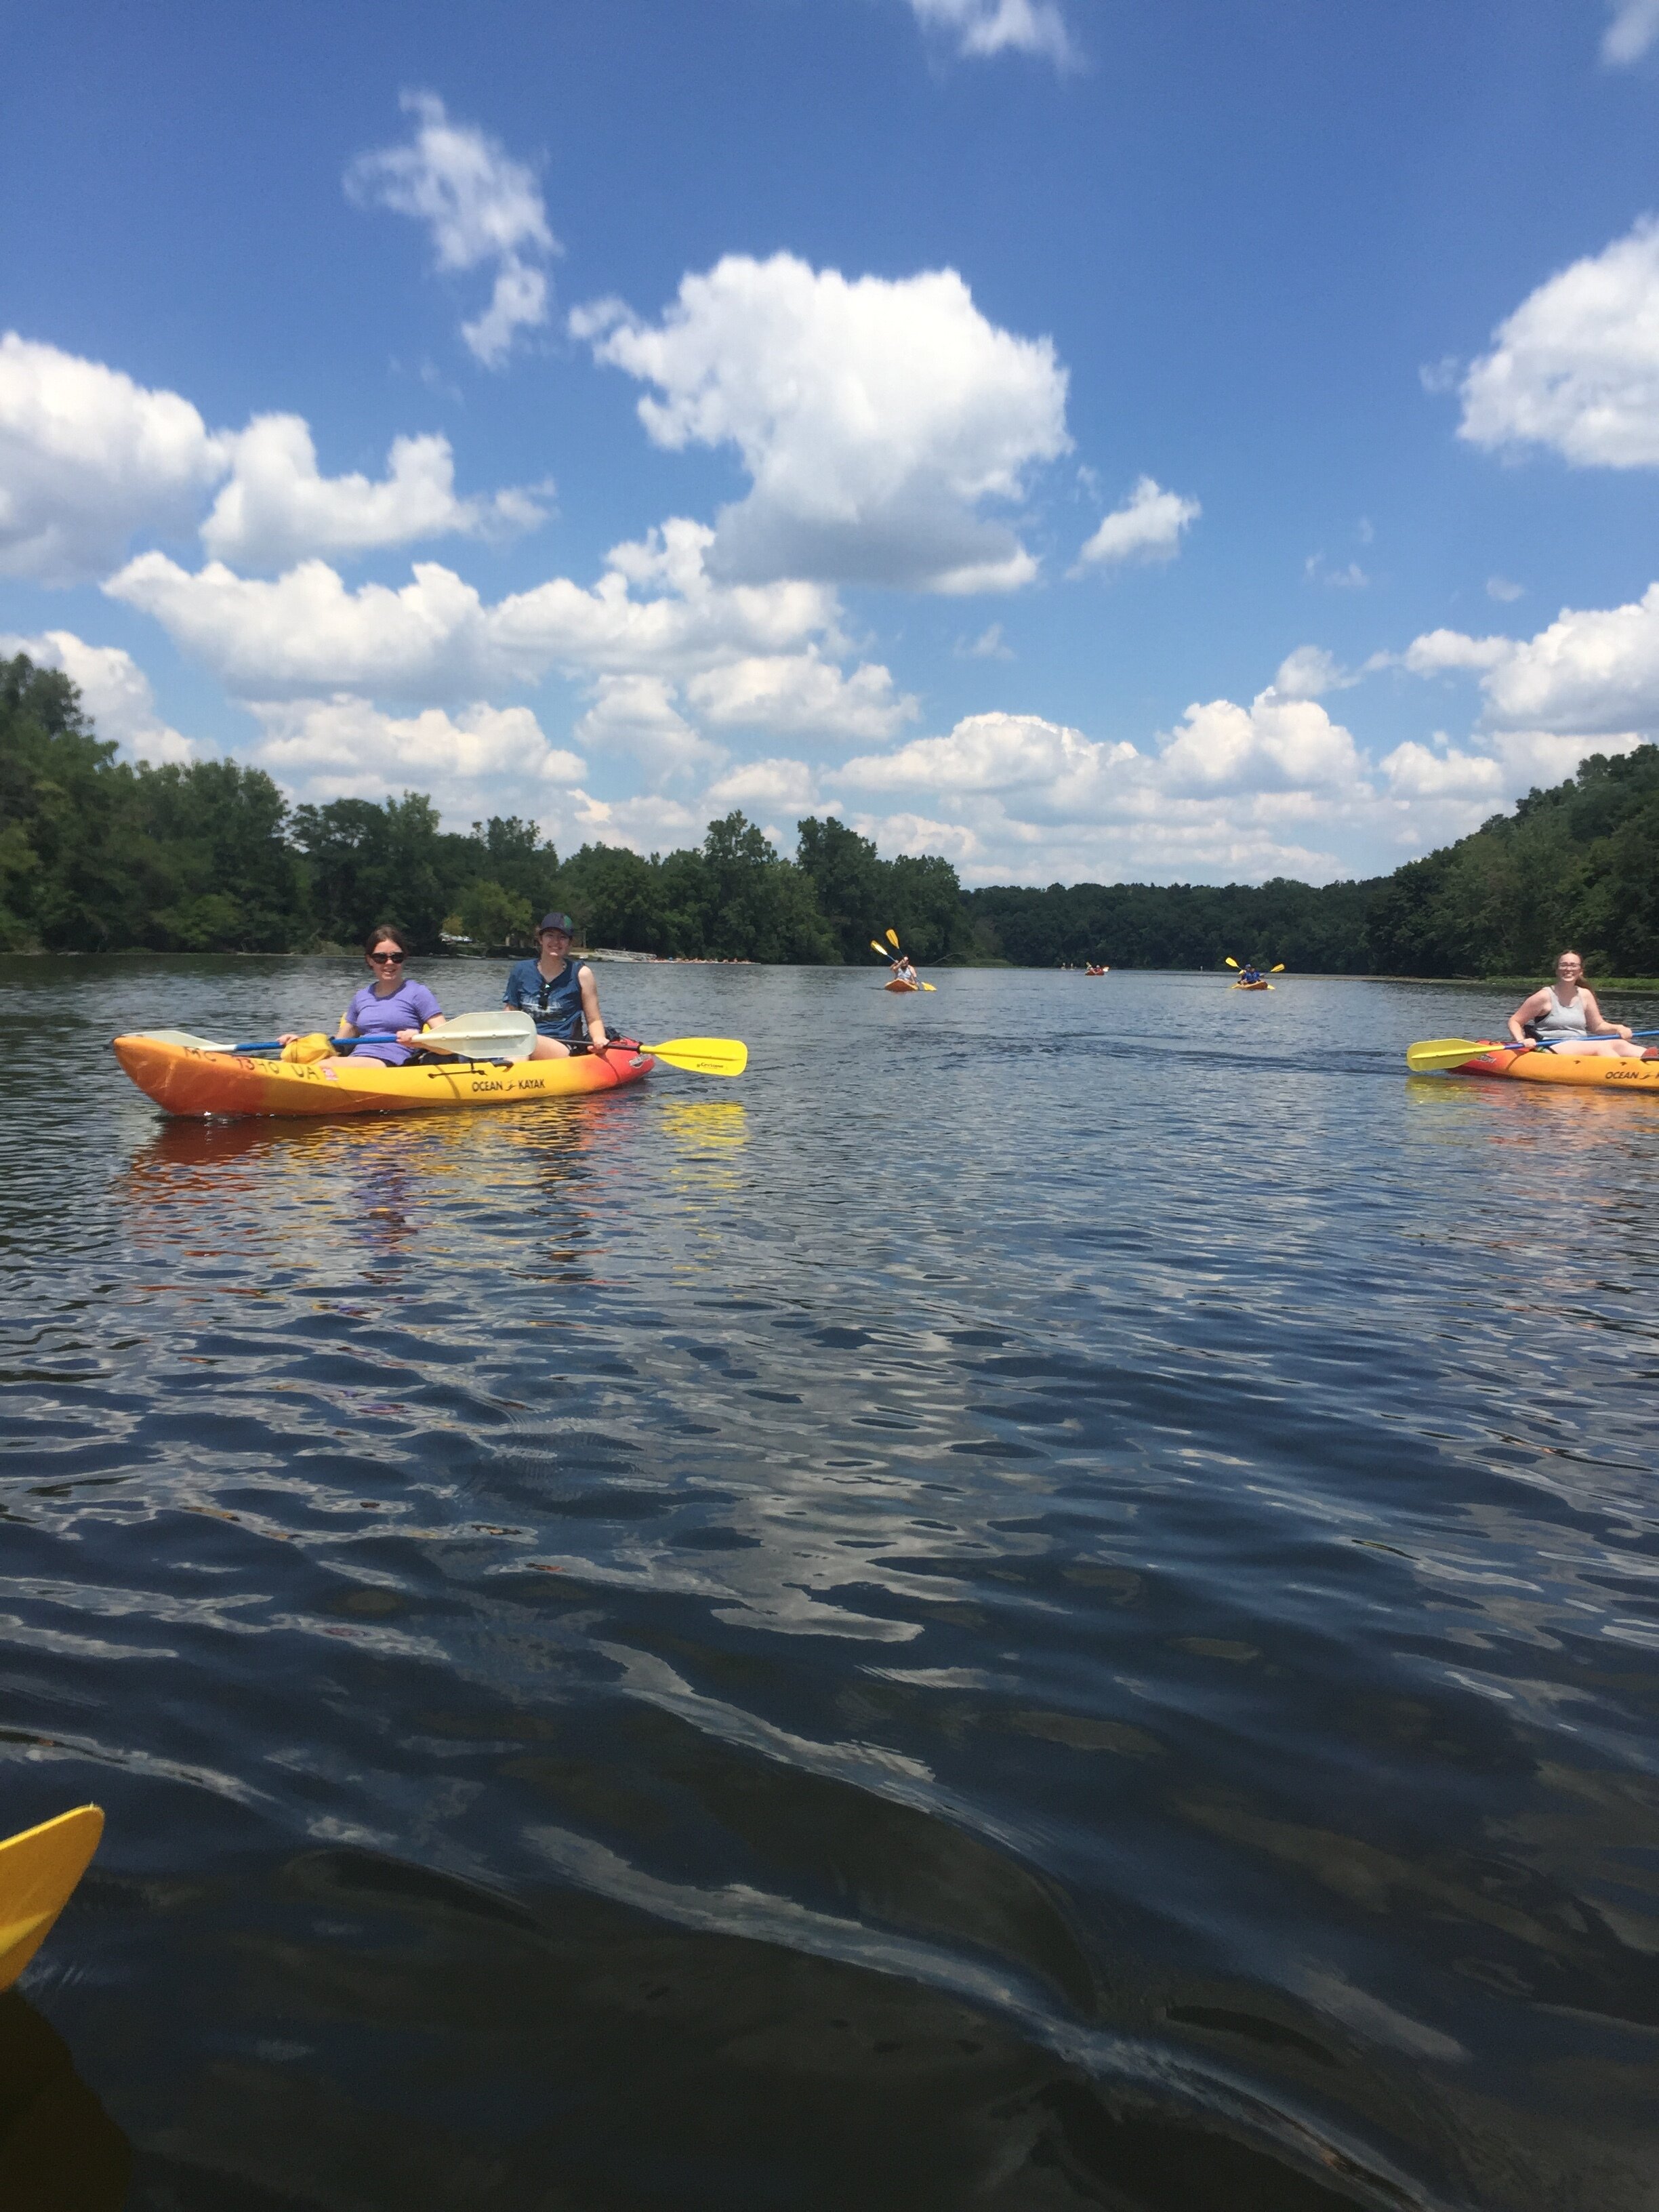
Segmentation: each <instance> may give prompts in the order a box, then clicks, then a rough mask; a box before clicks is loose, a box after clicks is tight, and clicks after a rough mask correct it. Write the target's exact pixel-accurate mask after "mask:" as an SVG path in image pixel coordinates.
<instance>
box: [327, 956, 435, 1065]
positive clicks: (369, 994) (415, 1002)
mask: <svg viewBox="0 0 1659 2212" xmlns="http://www.w3.org/2000/svg"><path fill="white" fill-rule="evenodd" d="M442 1012H443V1008H442V1007H441V1006H440V1005H439V1004H438V1001H437V1000H435V998H434V997H433V995H432V994H431V992H430V991H428V989H427V987H426V985H425V984H424V983H417V982H416V981H415V979H414V978H413V976H406V977H405V978H404V981H402V982H401V983H400V984H399V985H398V987H397V989H396V990H395V991H394V992H393V993H392V996H391V997H390V998H389V999H380V998H377V997H376V996H375V994H374V985H373V984H372V983H365V984H364V986H363V987H362V990H361V991H359V992H358V994H357V995H356V998H355V999H354V1000H352V1002H351V1004H350V1005H349V1006H348V1007H347V1008H346V1019H347V1020H348V1021H349V1023H350V1024H351V1026H352V1028H353V1029H354V1030H418V1029H423V1028H424V1027H425V1025H426V1024H427V1023H428V1022H429V1021H430V1020H431V1019H432V1017H433V1016H434V1014H441V1013H442ZM352 1057H353V1058H354V1059H356V1060H384V1061H385V1062H386V1066H388V1067H400V1066H402V1065H403V1063H404V1060H407V1059H408V1058H409V1054H407V1052H405V1051H404V1048H403V1047H402V1045H400V1044H399V1043H398V1041H397V1039H396V1038H395V1037H371V1038H369V1039H368V1040H366V1041H365V1042H363V1043H362V1044H360V1045H358V1046H357V1047H356V1050H355V1051H354V1053H353V1054H352Z"/></svg>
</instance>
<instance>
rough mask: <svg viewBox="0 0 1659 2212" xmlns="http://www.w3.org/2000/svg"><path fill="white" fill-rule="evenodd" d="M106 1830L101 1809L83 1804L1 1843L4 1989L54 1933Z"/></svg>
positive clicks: (0, 1973) (0, 1979)
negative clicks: (60, 1915) (53, 1928)
mask: <svg viewBox="0 0 1659 2212" xmlns="http://www.w3.org/2000/svg"><path fill="white" fill-rule="evenodd" d="M103 1832H104V1816H103V1814H102V1813H100V1810H99V1809H98V1808H97V1806H96V1805H80V1806H77V1807H76V1809H75V1811H74V1812H72V1813H60V1814H58V1818H57V1819H56V1820H43V1821H42V1822H41V1823H40V1826H39V1827H38V1828H25V1829H24V1831H23V1832H22V1833H21V1835H18V1836H13V1837H12V1838H10V1839H9V1841H8V1842H6V1843H3V1844H0V1990H9V1988H10V1987H11V1985H12V1984H13V1983H14V1982H15V1980H16V1979H17V1977H18V1976H19V1974H21V1972H22V1971H23V1969H24V1967H25V1966H27V1964H28V1962H29V1960H31V1959H32V1958H33V1956H34V1954H35V1953H36V1952H37V1951H38V1950H39V1949H40V1946H41V1945H42V1944H43V1943H44V1942H46V1938H47V1936H49V1935H51V1933H52V1923H53V1921H55V1920H56V1919H57V1917H58V1914H59V1913H60V1912H61V1911H63V1909H64V1906H65V1905H67V1904H68V1903H69V1901H70V1893H71V1892H72V1891H73V1889H74V1887H75V1885H76V1882H77V1881H80V1879H81V1877H82V1875H83V1874H84V1873H85V1872H86V1870H87V1868H88V1864H89V1863H90V1862H91V1858H92V1855H93V1853H94V1851H95V1850H97V1848H98V1838H100V1836H101V1835H102V1834H103Z"/></svg>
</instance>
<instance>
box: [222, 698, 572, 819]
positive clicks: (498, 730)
mask: <svg viewBox="0 0 1659 2212" xmlns="http://www.w3.org/2000/svg"><path fill="white" fill-rule="evenodd" d="M249 708H250V712H252V714H254V715H256V716H257V717H258V720H259V722H260V724H261V726H262V727H263V731H264V737H263V739H262V742H261V743H260V744H259V745H258V747H257V748H256V750H255V755H254V757H255V758H256V760H257V761H258V765H259V766H260V767H261V768H264V769H268V770H269V771H270V774H271V775H275V776H276V777H277V779H278V780H279V781H281V782H282V783H283V785H284V786H285V787H287V788H288V789H289V790H291V791H294V792H295V793H297V794H298V795H299V796H300V797H301V798H304V799H318V800H321V799H385V798H387V797H389V796H391V795H392V793H398V792H402V791H405V790H408V789H410V788H411V787H413V788H418V789H420V790H422V791H426V792H428V793H431V794H432V796H433V797H434V798H435V799H436V801H437V803H438V805H440V807H441V808H442V809H443V811H445V812H446V813H447V814H449V815H451V816H454V817H459V818H463V819H465V817H466V814H467V811H468V810H469V809H473V808H476V807H477V805H480V804H481V803H483V800H482V799H481V797H480V794H481V793H483V794H485V795H486V796H487V795H488V793H489V789H490V787H491V786H492V785H493V786H495V787H497V789H498V790H499V791H500V792H501V793H502V804H503V805H506V806H507V807H508V809H509V811H513V812H515V813H517V812H521V811H524V806H525V793H526V790H529V791H534V790H535V789H536V788H537V787H538V786H544V787H547V789H548V795H549V798H550V799H551V798H552V797H553V796H555V795H556V793H557V791H558V790H559V789H560V788H561V787H565V786H568V785H573V784H575V783H576V782H578V781H579V780H580V777H581V776H582V775H584V774H585V772H586V763H584V762H583V761H582V760H581V759H580V757H578V756H577V755H576V754H575V753H573V752H569V751H567V750H564V749H563V748H562V747H560V746H556V745H552V744H549V743H548V740H547V738H546V737H545V736H544V734H543V732H542V727H541V725H540V723H539V722H538V720H536V717H535V715H534V714H532V713H531V711H530V709H529V708H527V707H491V706H488V705H482V704H481V705H475V706H471V707H467V708H464V709H463V710H462V711H461V712H460V713H459V714H455V715H453V716H452V715H450V714H446V713H444V712H443V710H442V709H441V708H436V707H428V708H425V709H424V710H423V711H422V713H420V714H412V715H408V716H404V717H399V716H397V715H393V714H383V713H381V712H380V710H379V709H378V708H375V707H374V706H372V705H370V703H369V702H368V701H367V700H364V699H357V698H352V697H349V696H338V697H336V698H331V699H289V700H276V701H264V700H259V701H252V702H249Z"/></svg>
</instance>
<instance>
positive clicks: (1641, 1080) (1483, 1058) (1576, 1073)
mask: <svg viewBox="0 0 1659 2212" xmlns="http://www.w3.org/2000/svg"><path fill="white" fill-rule="evenodd" d="M1455 1073H1457V1074H1459V1075H1503V1076H1513V1077H1514V1078H1515V1079H1516V1080H1517V1081H1518V1082H1521V1083H1570V1084H1576V1085H1580V1086H1583V1085H1589V1086H1590V1087H1591V1088H1592V1089H1597V1090H1599V1089H1601V1088H1602V1087H1603V1086H1604V1085H1605V1086H1606V1087H1607V1089H1609V1090H1613V1091H1652V1092H1654V1093H1655V1094H1656V1095H1659V1060H1615V1059H1614V1058H1613V1055H1612V1054H1611V1053H1602V1052H1536V1051H1534V1050H1533V1049H1532V1048H1530V1047H1528V1048H1524V1049H1517V1048H1516V1047H1515V1046H1513V1045H1505V1044H1495V1045H1493V1047H1492V1050H1491V1051H1490V1052H1486V1053H1482V1054H1480V1057H1479V1058H1478V1059H1475V1060H1465V1061H1464V1062H1463V1063H1462V1066H1460V1067H1459V1068H1457V1069H1456V1071H1455Z"/></svg>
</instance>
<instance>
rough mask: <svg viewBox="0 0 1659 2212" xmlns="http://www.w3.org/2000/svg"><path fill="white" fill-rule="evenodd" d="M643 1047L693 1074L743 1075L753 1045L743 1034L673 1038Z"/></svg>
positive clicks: (653, 1055)
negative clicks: (737, 1035)
mask: <svg viewBox="0 0 1659 2212" xmlns="http://www.w3.org/2000/svg"><path fill="white" fill-rule="evenodd" d="M640 1050H641V1052H648V1053H649V1054H650V1055H651V1057H652V1058H653V1060H661V1061H662V1062H663V1063H664V1065H665V1066H668V1067H683V1068H684V1069H685V1071H686V1072H687V1073H688V1074H690V1075H741V1074H742V1073H743V1071H744V1068H745V1067H747V1066H748V1065H749V1048H748V1046H747V1045H746V1044H744V1042H743V1040H742V1039H741V1038H740V1037H670V1038H669V1040H668V1042H667V1043H666V1044H642V1045H641V1047H640Z"/></svg>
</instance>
